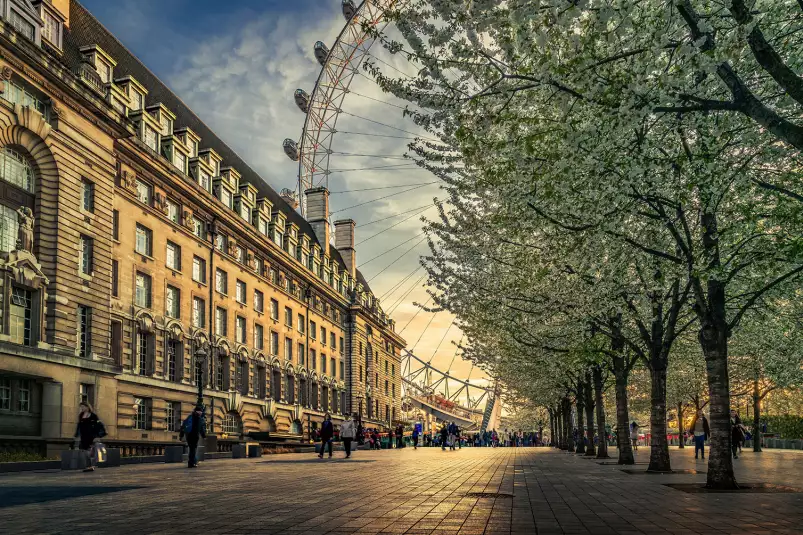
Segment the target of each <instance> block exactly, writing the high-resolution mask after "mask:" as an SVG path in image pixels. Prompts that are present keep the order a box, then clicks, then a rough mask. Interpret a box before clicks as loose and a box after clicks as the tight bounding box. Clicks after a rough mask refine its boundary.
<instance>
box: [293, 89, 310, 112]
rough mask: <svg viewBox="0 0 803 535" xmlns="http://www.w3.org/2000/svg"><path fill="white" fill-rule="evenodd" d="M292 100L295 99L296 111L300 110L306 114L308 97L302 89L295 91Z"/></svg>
mask: <svg viewBox="0 0 803 535" xmlns="http://www.w3.org/2000/svg"><path fill="white" fill-rule="evenodd" d="M293 98H295V101H296V106H298V109H300V110H301V111H303V112H304V113H307V111H308V110H309V95H308V94H307V92H306V91H304V90H303V89H296V92H295V94H294V95H293Z"/></svg>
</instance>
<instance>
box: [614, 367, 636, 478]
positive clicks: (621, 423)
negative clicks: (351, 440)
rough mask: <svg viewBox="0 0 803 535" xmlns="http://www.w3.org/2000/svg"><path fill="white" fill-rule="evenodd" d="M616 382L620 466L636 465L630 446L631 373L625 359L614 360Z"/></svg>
mask: <svg viewBox="0 0 803 535" xmlns="http://www.w3.org/2000/svg"><path fill="white" fill-rule="evenodd" d="M613 366H614V377H615V380H616V384H615V387H616V444H617V446H618V447H619V464H635V462H636V460H635V459H634V458H633V447H632V446H631V444H630V431H629V426H630V413H629V412H628V408H627V379H628V375H630V372H629V371H628V370H627V367H626V365H625V359H624V357H615V358H614V359H613Z"/></svg>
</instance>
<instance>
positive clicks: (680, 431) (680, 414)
mask: <svg viewBox="0 0 803 535" xmlns="http://www.w3.org/2000/svg"><path fill="white" fill-rule="evenodd" d="M683 431H684V429H683V403H682V402H680V401H678V448H679V449H681V450H682V449H683V448H685V447H686V444H684V443H685V442H686V441H685V440H683Z"/></svg>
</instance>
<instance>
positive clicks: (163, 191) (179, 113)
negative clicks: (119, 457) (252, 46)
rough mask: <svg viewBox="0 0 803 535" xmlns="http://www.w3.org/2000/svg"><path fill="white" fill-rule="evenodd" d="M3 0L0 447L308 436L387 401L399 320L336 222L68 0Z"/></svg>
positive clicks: (324, 204) (391, 413)
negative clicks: (270, 181) (94, 435)
mask: <svg viewBox="0 0 803 535" xmlns="http://www.w3.org/2000/svg"><path fill="white" fill-rule="evenodd" d="M0 5H2V6H3V8H2V11H0V77H1V79H0V89H1V90H2V93H0V159H2V161H1V162H0V445H3V446H2V447H6V448H8V447H12V448H22V449H29V450H30V449H37V450H39V451H47V450H50V451H52V450H53V449H57V448H59V447H64V445H65V444H67V443H69V442H70V441H71V437H72V435H73V432H74V429H75V424H76V420H77V412H78V410H77V406H78V404H79V402H80V401H81V400H87V401H89V402H91V403H92V404H93V405H94V406H95V408H96V412H97V413H98V415H99V416H100V417H101V419H102V420H103V421H104V423H105V424H106V427H107V430H108V432H109V435H110V436H109V439H108V440H109V441H111V442H114V441H118V442H127V443H132V444H149V443H160V444H165V443H169V442H171V441H174V440H176V439H177V436H178V429H179V425H180V422H181V420H182V419H183V418H184V417H185V416H186V415H187V414H188V413H189V411H190V410H191V408H192V406H193V405H194V404H195V402H196V399H197V391H198V386H199V382H200V383H201V386H202V388H203V400H204V403H205V405H206V406H207V408H208V413H209V415H208V418H209V422H210V425H211V427H212V431H213V432H214V433H216V434H217V435H219V436H224V437H225V436H228V437H241V436H244V435H247V434H253V433H260V435H259V436H262V437H269V438H274V439H282V438H301V437H303V436H307V434H308V432H309V430H311V429H314V428H315V427H316V426H317V425H319V423H320V422H321V420H322V418H323V415H324V413H325V412H327V411H329V412H331V413H333V414H334V415H335V419H336V420H337V419H339V418H340V417H341V416H342V415H343V414H345V413H346V412H359V413H360V414H361V417H362V418H363V420H364V421H366V425H387V424H389V423H391V422H393V421H395V420H396V419H397V417H399V416H400V412H401V369H400V352H401V350H402V348H403V347H404V345H405V342H404V340H403V339H402V338H401V337H400V336H399V335H397V334H396V333H395V324H394V322H393V320H392V319H390V318H389V317H388V316H387V315H386V314H385V313H384V312H383V311H382V308H381V306H380V303H379V301H378V299H376V298H375V297H374V296H373V295H372V293H371V290H370V288H369V286H368V284H367V282H366V281H365V279H364V278H363V276H362V274H361V273H360V272H359V270H358V269H357V263H356V253H355V249H354V226H355V224H354V222H353V221H351V220H346V221H336V222H335V223H334V225H333V226H334V229H335V230H334V236H330V232H331V231H330V225H329V223H328V221H327V218H328V214H329V199H328V192H327V191H326V190H325V189H323V188H317V189H313V190H309V191H307V192H306V195H307V206H308V216H307V220H305V219H304V218H302V217H301V216H300V215H299V214H298V213H297V212H296V211H295V209H294V208H293V207H292V206H291V205H290V204H288V200H287V199H284V198H282V197H281V196H279V195H278V194H277V193H276V192H275V191H274V190H273V189H271V188H270V187H269V186H268V185H267V184H266V183H265V182H264V181H263V180H262V179H261V178H260V177H259V176H258V175H257V174H256V173H255V172H254V171H253V170H252V169H250V168H249V167H248V166H247V164H246V163H245V162H243V161H242V160H241V159H240V158H239V157H238V156H237V155H236V154H235V153H234V151H232V150H231V149H230V148H229V147H228V146H227V145H226V144H225V143H223V142H222V141H221V140H220V139H219V138H218V137H217V136H215V134H214V133H213V132H212V131H211V130H209V128H208V127H207V126H206V125H204V124H203V122H201V121H200V119H198V117H197V116H195V115H194V114H193V112H192V111H191V110H189V109H188V108H187V107H186V105H184V104H183V103H182V102H181V101H180V100H179V99H178V97H176V96H175V95H174V94H173V93H171V92H170V90H169V89H168V88H167V87H166V86H165V85H164V84H162V83H161V82H160V81H159V80H158V79H157V78H156V77H155V76H154V75H153V74H152V73H150V71H148V70H147V69H146V68H145V67H144V66H143V65H142V64H141V62H139V60H137V59H136V58H135V57H134V56H133V55H131V54H130V52H128V51H127V50H126V49H125V48H124V47H123V46H122V45H121V44H120V43H119V42H118V41H117V40H116V39H115V38H114V37H113V36H112V35H110V34H109V33H108V31H107V30H105V29H104V28H103V27H102V26H101V25H100V24H99V23H98V21H97V20H96V19H94V18H93V17H92V15H91V14H90V13H88V12H87V10H86V9H85V8H83V7H82V6H81V5H80V4H78V3H77V2H76V1H74V0H38V1H36V0H34V1H29V0H5V1H4V2H0Z"/></svg>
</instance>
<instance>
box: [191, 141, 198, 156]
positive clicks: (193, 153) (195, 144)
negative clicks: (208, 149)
mask: <svg viewBox="0 0 803 535" xmlns="http://www.w3.org/2000/svg"><path fill="white" fill-rule="evenodd" d="M197 157H198V142H197V141H195V140H192V141H190V158H197Z"/></svg>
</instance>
